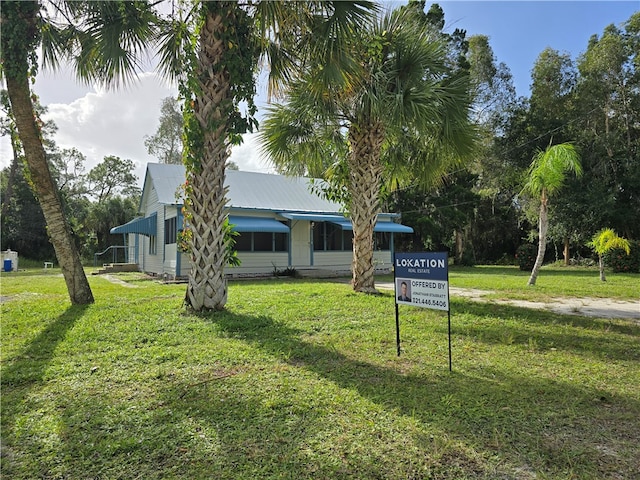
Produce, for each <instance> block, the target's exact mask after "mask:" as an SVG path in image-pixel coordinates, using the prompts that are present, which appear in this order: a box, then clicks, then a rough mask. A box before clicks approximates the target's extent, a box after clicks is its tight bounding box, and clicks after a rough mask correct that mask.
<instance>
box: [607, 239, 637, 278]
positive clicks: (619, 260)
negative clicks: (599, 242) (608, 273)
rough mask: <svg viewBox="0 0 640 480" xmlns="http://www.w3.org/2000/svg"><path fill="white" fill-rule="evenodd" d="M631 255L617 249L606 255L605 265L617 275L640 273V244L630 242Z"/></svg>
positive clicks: (633, 241)
mask: <svg viewBox="0 0 640 480" xmlns="http://www.w3.org/2000/svg"><path fill="white" fill-rule="evenodd" d="M629 247H631V253H630V254H629V255H627V252H625V251H624V250H622V249H621V248H615V249H613V250H611V251H610V252H608V253H606V254H605V255H604V264H605V265H606V266H607V267H610V268H611V269H612V270H613V271H614V272H616V273H640V242H638V241H635V240H630V241H629Z"/></svg>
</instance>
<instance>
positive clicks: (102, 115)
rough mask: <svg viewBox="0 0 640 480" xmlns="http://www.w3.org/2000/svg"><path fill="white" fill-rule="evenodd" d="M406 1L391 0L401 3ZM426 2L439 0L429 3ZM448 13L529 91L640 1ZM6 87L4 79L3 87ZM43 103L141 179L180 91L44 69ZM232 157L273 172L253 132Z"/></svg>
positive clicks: (450, 21) (6, 150)
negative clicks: (84, 79) (537, 69)
mask: <svg viewBox="0 0 640 480" xmlns="http://www.w3.org/2000/svg"><path fill="white" fill-rule="evenodd" d="M403 3H404V2H385V3H384V5H385V6H392V7H397V6H400V5H401V4H403ZM426 3H427V7H426V9H428V8H429V6H430V5H431V4H432V3H434V2H429V1H427V2H426ZM436 3H438V4H439V5H440V6H441V7H442V9H443V10H444V13H445V22H446V25H445V31H447V32H453V30H454V29H456V28H460V29H464V30H466V31H467V37H469V36H471V35H476V34H482V35H487V36H488V37H489V43H490V45H491V47H492V49H493V52H494V55H495V58H496V61H497V62H498V63H500V62H502V63H505V64H506V65H507V67H509V69H510V71H511V73H512V75H513V80H514V85H515V87H516V91H517V94H518V95H519V96H529V92H530V89H529V86H530V83H531V69H532V67H533V65H534V63H535V61H536V58H537V57H538V55H539V54H540V53H541V52H542V51H543V50H544V49H545V48H547V47H551V48H553V49H555V50H558V51H560V52H561V53H566V54H569V55H570V56H571V58H572V59H574V60H575V59H576V58H577V57H578V56H579V55H580V54H581V53H583V52H584V51H585V50H586V47H587V43H588V41H589V38H590V37H591V36H592V35H593V34H597V35H598V36H600V35H602V32H603V30H604V28H605V27H606V26H607V25H609V24H615V25H618V26H620V24H622V23H623V22H625V21H626V20H628V19H629V17H630V16H631V15H632V14H633V13H634V12H637V11H640V0H629V1H567V2H558V1H536V2H529V1H482V0H477V1H457V0H456V1H452V0H447V1H440V2H436ZM3 88H4V85H3ZM33 88H34V90H35V92H36V93H37V94H38V95H39V97H40V102H41V103H42V104H43V105H46V106H47V107H48V109H49V111H48V114H47V115H46V116H45V117H44V118H45V119H46V120H53V121H54V122H55V123H56V125H57V127H58V131H57V133H56V135H55V141H56V143H57V145H58V146H59V147H60V148H72V147H75V148H77V149H78V150H79V151H80V152H82V153H83V154H84V155H85V156H86V158H87V162H86V171H87V172H88V171H89V170H90V169H91V168H92V167H93V166H95V165H96V164H98V163H99V162H101V161H102V160H103V158H104V157H105V156H108V155H115V156H118V157H120V158H123V159H130V160H133V162H134V164H135V165H136V172H135V173H136V175H137V176H138V179H139V182H140V185H142V181H143V180H144V173H145V168H146V164H147V163H148V162H154V161H157V160H156V159H155V158H153V157H152V156H150V155H149V154H148V153H147V151H146V147H145V146H144V138H145V135H153V134H154V133H155V131H156V129H157V127H158V123H159V116H160V104H161V101H162V99H163V98H165V97H167V96H177V88H176V87H175V86H172V85H168V84H167V83H166V82H164V81H163V80H161V79H160V78H159V77H158V76H157V75H156V74H155V73H154V72H152V71H149V72H143V73H141V74H140V75H139V78H138V81H137V82H135V83H134V84H132V85H130V86H129V87H127V88H125V89H120V90H116V91H111V90H110V91H106V90H104V89H102V88H99V87H97V86H93V85H82V84H79V83H78V82H77V81H76V80H75V79H74V78H73V76H72V75H71V74H70V73H69V72H68V71H60V72H56V73H51V72H42V73H40V74H39V75H38V77H37V79H36V83H35V85H34V87H33ZM257 93H258V98H257V104H258V108H259V112H258V115H260V106H264V105H265V104H266V100H265V98H266V88H265V86H264V85H258V92H257ZM11 157H12V152H11V147H10V143H9V141H8V138H7V137H6V136H5V137H1V138H0V168H4V167H6V166H8V165H9V163H10V161H11ZM231 160H233V161H234V162H235V163H236V164H238V166H239V168H240V169H241V170H247V171H255V172H265V173H271V172H273V169H272V167H271V165H270V164H269V162H268V160H267V159H264V158H262V157H261V156H260V154H259V151H258V146H257V141H256V135H255V134H249V135H245V141H244V143H243V144H242V145H241V146H238V147H234V148H233V150H232V154H231Z"/></svg>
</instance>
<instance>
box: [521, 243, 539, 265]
mask: <svg viewBox="0 0 640 480" xmlns="http://www.w3.org/2000/svg"><path fill="white" fill-rule="evenodd" d="M537 256H538V248H537V247H536V246H535V245H534V244H533V243H523V244H522V245H520V246H519V247H518V249H517V250H516V260H517V261H518V266H519V267H520V270H523V271H529V270H533V265H534V264H535V263H536V257H537Z"/></svg>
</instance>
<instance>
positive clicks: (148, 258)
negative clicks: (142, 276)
mask: <svg viewBox="0 0 640 480" xmlns="http://www.w3.org/2000/svg"><path fill="white" fill-rule="evenodd" d="M143 212H144V215H145V217H148V216H150V215H151V214H153V213H154V212H157V214H158V221H157V226H158V228H157V232H156V253H155V254H150V253H149V237H147V236H146V235H140V239H139V242H140V256H139V257H138V264H139V265H140V270H142V271H143V272H148V273H155V274H156V275H160V274H162V273H163V271H162V268H163V265H162V260H163V258H162V252H163V247H164V209H163V208H162V206H161V205H160V204H159V203H158V192H156V190H155V189H154V188H150V191H149V195H148V197H147V203H146V205H143Z"/></svg>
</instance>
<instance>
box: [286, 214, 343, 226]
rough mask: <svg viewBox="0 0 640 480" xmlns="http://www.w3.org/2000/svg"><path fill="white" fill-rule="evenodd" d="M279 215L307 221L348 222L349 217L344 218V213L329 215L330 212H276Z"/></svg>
mask: <svg viewBox="0 0 640 480" xmlns="http://www.w3.org/2000/svg"><path fill="white" fill-rule="evenodd" d="M278 213H279V215H282V216H283V217H284V218H288V219H289V220H307V221H309V222H333V223H338V222H345V221H346V222H348V221H349V219H348V218H345V216H344V215H331V214H322V213H288V212H278Z"/></svg>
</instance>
